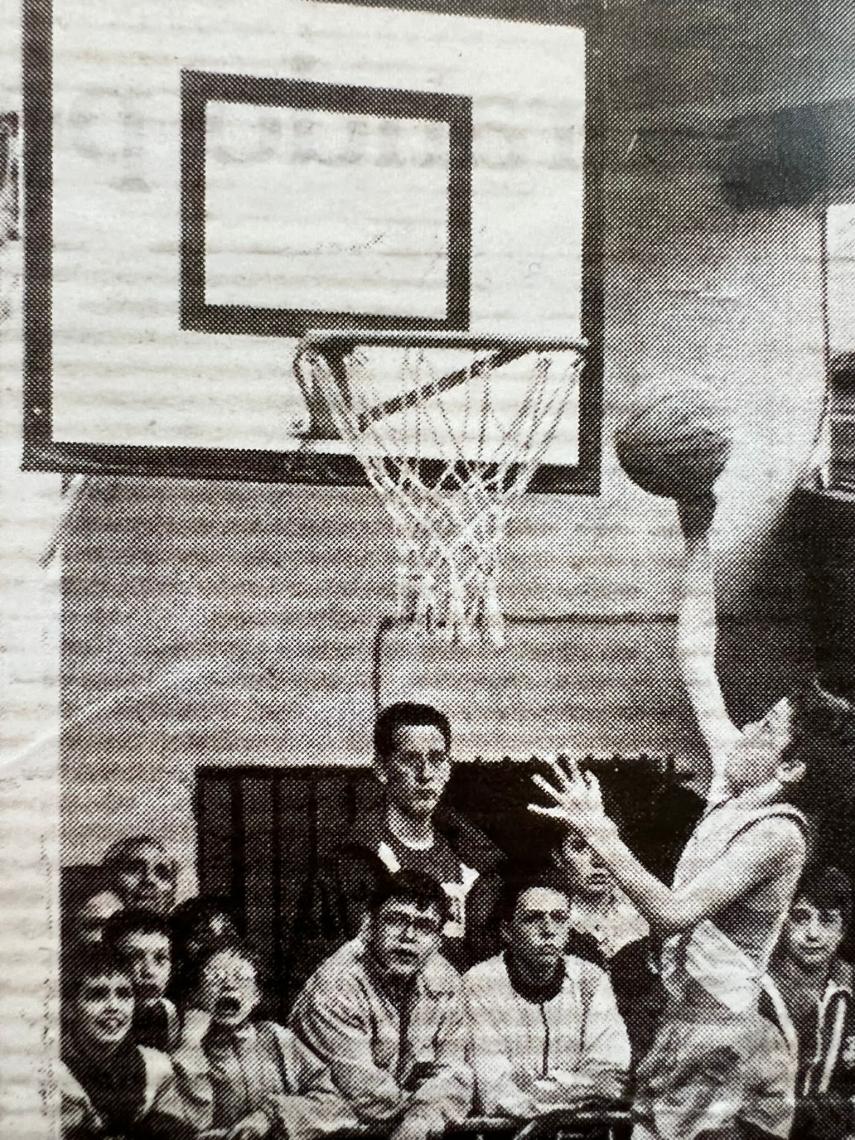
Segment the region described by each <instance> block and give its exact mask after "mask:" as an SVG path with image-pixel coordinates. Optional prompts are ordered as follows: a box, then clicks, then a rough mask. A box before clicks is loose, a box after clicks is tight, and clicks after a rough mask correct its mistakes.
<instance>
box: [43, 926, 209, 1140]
mask: <svg viewBox="0 0 855 1140" xmlns="http://www.w3.org/2000/svg"><path fill="white" fill-rule="evenodd" d="M62 980H63V991H64V992H63V998H64V1000H63V1028H64V1033H63V1040H62V1050H61V1061H60V1065H59V1071H58V1086H59V1092H60V1120H61V1129H62V1135H63V1137H65V1140H91V1138H94V1137H122V1138H123V1140H161V1138H162V1140H167V1138H168V1140H187V1138H188V1137H191V1136H193V1135H194V1134H195V1129H194V1128H193V1127H192V1125H191V1122H190V1115H189V1113H188V1111H187V1108H186V1107H185V1105H184V1102H183V1100H182V1098H181V1096H180V1095H179V1092H178V1087H177V1084H176V1079H175V1071H174V1069H173V1067H172V1062H171V1061H170V1059H169V1058H168V1057H167V1056H166V1055H165V1054H163V1053H159V1052H158V1051H157V1050H155V1049H149V1048H147V1047H146V1046H141V1045H137V1044H136V1043H135V1042H134V1041H133V1038H132V1036H131V1025H132V1022H133V1016H134V989H133V980H132V978H131V973H130V970H129V969H128V967H127V966H125V965H123V964H122V963H121V962H120V961H119V960H118V959H116V958H115V957H113V955H112V954H111V953H110V952H109V951H108V950H106V949H105V948H104V947H103V946H93V947H91V948H89V950H88V951H85V952H83V953H81V954H77V955H75V956H74V957H73V958H72V959H71V960H69V961H67V963H66V964H65V967H64V969H63V979H62Z"/></svg>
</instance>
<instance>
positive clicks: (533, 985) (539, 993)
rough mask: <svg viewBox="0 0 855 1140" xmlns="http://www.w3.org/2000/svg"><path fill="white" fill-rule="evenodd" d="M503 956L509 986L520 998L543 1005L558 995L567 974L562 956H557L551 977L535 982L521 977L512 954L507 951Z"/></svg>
mask: <svg viewBox="0 0 855 1140" xmlns="http://www.w3.org/2000/svg"><path fill="white" fill-rule="evenodd" d="M503 958H504V961H505V969H506V970H507V971H508V979H509V980H510V983H511V988H512V989H513V990H514V991H515V992H516V993H518V994H519V995H520V997H521V998H524V999H525V1000H526V1001H529V1002H532V1003H533V1004H534V1005H544V1004H545V1003H546V1002H548V1001H552V999H553V998H556V997H558V995H559V994H560V993H561V989H562V986H563V985H564V979H565V977H566V976H567V965H566V963H565V961H564V959H563V957H562V958H559V959H558V961H557V962H556V964H555V966H556V968H555V970H554V971H553V974H552V976H551V977H548V978H545V979H543V980H541V981H537V982H532V981H529V980H528V979H527V978H525V977H523V975H522V974H521V973H520V971H519V969H518V968H517V966H516V965H515V963H514V959H513V956H512V955H511V954H509V953H508V952H507V951H506V952H505V954H504V955H503Z"/></svg>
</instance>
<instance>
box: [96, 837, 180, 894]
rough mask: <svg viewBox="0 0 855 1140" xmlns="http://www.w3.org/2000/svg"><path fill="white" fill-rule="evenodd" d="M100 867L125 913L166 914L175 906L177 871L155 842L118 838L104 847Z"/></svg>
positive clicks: (146, 839) (150, 839) (161, 846)
mask: <svg viewBox="0 0 855 1140" xmlns="http://www.w3.org/2000/svg"><path fill="white" fill-rule="evenodd" d="M101 866H102V868H103V870H104V873H105V874H106V875H107V876H108V878H109V880H110V882H111V884H112V887H113V890H115V892H116V894H117V895H118V896H119V898H120V899H121V900H122V903H123V904H124V905H125V906H126V907H127V908H128V909H129V910H137V909H140V910H153V911H154V912H155V913H156V914H169V912H170V911H171V910H172V908H173V907H174V906H175V892H176V889H177V884H178V868H177V865H176V862H175V860H174V859H173V857H172V856H171V855H169V854H168V852H167V850H166V848H165V847H164V845H163V844H162V843H161V842H160V840H159V839H153V838H152V836H150V835H134V836H131V837H129V838H128V839H119V840H118V841H117V842H116V843H113V844H111V845H110V847H108V848H107V851H106V853H105V855H104V858H103V859H102V861H101Z"/></svg>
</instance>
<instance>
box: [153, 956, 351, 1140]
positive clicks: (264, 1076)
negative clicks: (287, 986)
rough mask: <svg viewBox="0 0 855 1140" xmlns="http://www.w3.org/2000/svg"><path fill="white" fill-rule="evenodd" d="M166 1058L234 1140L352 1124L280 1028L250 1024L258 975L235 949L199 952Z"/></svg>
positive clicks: (319, 1132) (292, 1135) (308, 1137)
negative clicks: (177, 1039) (174, 1044)
mask: <svg viewBox="0 0 855 1140" xmlns="http://www.w3.org/2000/svg"><path fill="white" fill-rule="evenodd" d="M196 968H197V974H196V978H195V981H194V984H193V986H192V991H191V995H190V996H191V999H192V1002H193V1005H192V1006H191V1007H189V1008H188V1009H187V1010H186V1011H185V1018H184V1029H183V1033H182V1039H181V1043H180V1045H179V1046H178V1048H177V1049H176V1050H175V1052H174V1054H173V1059H174V1062H175V1065H176V1068H177V1070H178V1074H179V1080H180V1083H181V1087H182V1089H183V1090H184V1093H185V1096H186V1098H187V1100H188V1101H192V1103H194V1104H196V1105H198V1106H199V1108H200V1110H201V1113H202V1116H203V1118H204V1121H205V1126H206V1127H207V1128H211V1127H213V1128H215V1129H218V1130H219V1129H225V1130H226V1131H227V1134H228V1136H229V1137H231V1138H233V1140H262V1138H264V1137H268V1136H270V1137H274V1136H275V1137H280V1138H282V1140H284V1138H285V1137H287V1138H288V1140H312V1138H314V1137H319V1136H323V1135H326V1134H329V1133H331V1132H336V1131H339V1130H340V1129H342V1128H347V1127H352V1126H354V1125H355V1123H356V1122H355V1120H354V1117H353V1115H352V1114H351V1113H350V1111H349V1110H348V1108H347V1106H346V1105H345V1103H344V1101H343V1100H342V1098H341V1096H340V1095H339V1093H338V1092H337V1091H336V1089H335V1087H334V1086H333V1084H332V1081H331V1080H330V1075H329V1072H328V1070H327V1069H326V1068H325V1067H324V1066H323V1065H322V1064H321V1062H320V1061H319V1060H318V1059H317V1057H315V1056H314V1055H313V1054H312V1053H310V1052H309V1051H308V1050H307V1049H306V1048H305V1047H304V1046H303V1045H301V1044H300V1042H299V1041H297V1039H296V1038H295V1037H294V1035H293V1033H291V1032H290V1031H289V1030H287V1029H283V1028H282V1026H281V1025H277V1024H276V1023H275V1022H272V1021H257V1022H254V1021H253V1020H252V1018H253V1015H254V1013H255V1010H256V1006H257V1004H258V999H259V987H258V971H257V967H256V965H255V962H254V961H253V959H252V957H251V955H250V954H249V953H248V952H247V951H246V949H244V948H242V947H241V946H239V945H238V944H236V943H235V944H232V945H228V946H221V947H219V948H215V949H209V950H207V951H205V952H203V954H202V956H201V957H200V958H199V959H198V961H197V963H196Z"/></svg>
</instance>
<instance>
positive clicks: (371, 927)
mask: <svg viewBox="0 0 855 1140" xmlns="http://www.w3.org/2000/svg"><path fill="white" fill-rule="evenodd" d="M447 918H448V900H447V897H446V895H445V893H444V891H443V890H442V887H440V886H439V884H438V883H437V882H436V880H435V879H432V878H431V877H430V876H428V875H423V874H421V873H419V872H418V871H400V872H398V873H397V874H394V875H390V876H388V877H387V878H386V879H385V880H382V881H381V883H380V884H379V886H378V887H377V889H376V891H375V893H374V895H373V897H372V899H371V901H370V903H369V915H368V922H367V924H366V928H365V931H364V933H363V935H361V936H360V937H359V938H357V939H355V940H354V941H352V942H348V943H346V944H345V945H344V946H342V947H341V948H340V949H339V950H337V951H336V952H335V953H334V954H333V955H332V957H330V958H328V959H327V960H326V962H324V963H322V965H321V966H320V967H319V968H318V969H317V970H316V972H315V973H314V974H313V975H312V977H311V978H310V979H309V981H308V982H307V983H306V986H305V988H304V989H303V991H302V993H301V994H300V995H299V997H298V998H297V1001H296V1003H295V1006H294V1009H293V1011H292V1015H291V1027H292V1029H293V1030H294V1032H295V1033H296V1034H297V1036H298V1037H299V1038H300V1039H301V1040H302V1041H303V1042H304V1043H305V1044H306V1045H307V1046H308V1047H309V1048H310V1049H311V1050H312V1051H313V1052H314V1053H316V1054H317V1056H318V1057H320V1058H321V1060H322V1061H323V1062H324V1063H325V1064H327V1065H329V1068H330V1072H331V1073H332V1078H333V1080H334V1082H335V1084H336V1085H337V1087H338V1088H339V1090H340V1091H341V1093H342V1094H343V1096H344V1097H345V1099H346V1100H347V1102H348V1103H349V1104H350V1106H351V1108H352V1109H353V1111H354V1113H355V1115H356V1116H357V1117H358V1119H359V1121H360V1122H361V1123H363V1124H366V1125H368V1126H369V1127H371V1128H373V1129H375V1130H376V1129H382V1130H384V1131H387V1130H391V1136H392V1138H393V1140H426V1138H427V1137H434V1136H439V1135H441V1134H442V1132H443V1130H444V1129H445V1126H446V1124H448V1123H452V1122H458V1121H460V1120H462V1119H463V1118H464V1117H465V1116H466V1114H467V1113H468V1111H469V1108H470V1103H471V1099H472V1073H471V1070H470V1069H469V1066H468V1064H467V1062H466V1056H465V1054H466V1043H467V1037H468V1026H467V1022H466V1014H465V1010H464V1006H463V997H462V992H461V985H460V976H459V975H458V974H457V972H456V970H454V968H453V967H452V966H450V965H449V963H448V962H447V961H446V960H445V959H444V958H443V957H442V956H441V955H439V954H437V950H438V948H439V946H440V944H441V941H442V928H443V925H444V923H445V922H446V921H447Z"/></svg>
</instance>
